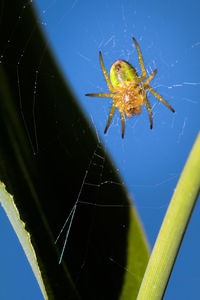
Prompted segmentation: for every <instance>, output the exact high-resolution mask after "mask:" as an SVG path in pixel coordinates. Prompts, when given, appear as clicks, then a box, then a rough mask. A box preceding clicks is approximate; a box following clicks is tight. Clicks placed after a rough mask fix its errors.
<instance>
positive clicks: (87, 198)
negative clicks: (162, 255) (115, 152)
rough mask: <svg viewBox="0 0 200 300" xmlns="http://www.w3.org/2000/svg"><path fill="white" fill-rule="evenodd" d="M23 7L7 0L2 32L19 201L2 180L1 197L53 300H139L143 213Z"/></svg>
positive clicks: (3, 163)
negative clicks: (139, 212) (70, 218)
mask: <svg viewBox="0 0 200 300" xmlns="http://www.w3.org/2000/svg"><path fill="white" fill-rule="evenodd" d="M23 6H24V1H19V0H18V1H11V0H8V1H6V2H4V10H3V15H2V24H1V29H0V30H1V46H0V47H1V49H0V52H1V53H3V61H2V63H1V65H0V82H1V84H0V98H1V99H0V114H1V117H0V128H1V130H0V140H1V147H0V180H1V181H2V182H3V183H4V184H5V186H6V189H7V192H8V193H10V194H11V195H12V196H13V198H14V202H12V200H11V198H10V196H9V195H8V194H7V192H6V191H5V189H4V186H3V185H2V190H1V194H0V195H1V196H0V198H1V199H0V201H1V202H2V204H3V206H4V208H5V210H6V212H7V214H8V216H9V218H10V220H11V223H12V224H13V223H15V224H16V226H15V227H14V229H15V230H16V233H17V234H18V237H19V239H20V242H21V244H22V246H23V247H24V250H25V253H26V255H27V257H28V259H29V262H30V261H32V263H31V266H32V268H33V270H34V273H35V274H36V277H37V279H38V278H39V277H40V272H41V275H42V279H43V282H44V286H45V289H46V293H47V297H48V299H87V300H88V299H105V300H106V299H127V298H128V299H135V298H136V295H137V293H138V290H139V286H140V283H141V280H142V277H143V273H144V271H145V268H146V264H147V261H148V257H149V251H148V246H147V242H146V239H145V236H144V233H143V231H142V227H141V225H140V222H139V219H138V216H137V213H136V212H135V210H134V208H133V206H132V205H131V201H130V199H129V196H128V193H127V192H126V190H125V188H124V186H123V184H122V182H121V179H120V178H119V176H118V174H117V172H116V169H115V166H114V165H113V163H112V162H111V160H110V158H109V157H108V155H107V153H106V152H105V150H104V149H103V146H102V144H101V142H100V141H99V140H98V139H97V137H96V134H95V133H94V131H93V129H92V128H91V125H90V124H89V123H88V121H87V120H86V118H85V116H84V114H83V112H82V110H81V109H80V107H79V106H78V104H77V101H76V99H75V98H74V96H73V95H72V93H71V91H70V89H69V87H68V86H67V84H66V82H65V79H64V78H63V76H62V74H61V72H60V71H59V68H58V66H57V64H56V62H55V60H54V59H53V57H52V55H51V51H50V50H49V48H48V43H47V41H46V39H45V38H44V36H43V35H42V33H41V30H40V28H38V25H37V19H36V17H35V15H34V13H33V10H32V7H31V5H30V4H27V3H26V2H25V8H23ZM11 7H12V9H11ZM19 16H20V18H19ZM8 37H10V42H9V45H8ZM79 71H80V72H81V70H79ZM88 183H89V184H88ZM116 183H117V184H116ZM77 200H78V202H77V206H76V211H75V214H74V218H73V222H72V225H71V230H70V233H69V239H68V242H67V246H66V249H65V252H64V256H63V259H62V263H61V264H59V263H58V262H59V257H60V254H61V251H62V247H63V242H64V238H65V237H63V236H61V237H60V239H59V241H58V243H57V244H55V240H56V237H57V236H58V234H59V232H60V229H61V227H62V225H63V223H64V222H65V220H66V219H67V217H68V215H69V214H70V211H71V210H72V208H73V207H74V205H75V203H76V201H77ZM9 201H11V202H10V207H15V206H16V209H17V211H19V215H18V214H17V213H16V214H14V213H11V214H9V210H10V208H8V207H9V206H8V205H9ZM83 202H86V203H85V204H84V203H83ZM22 222H23V223H22ZM23 224H25V230H24V225H23ZM16 228H18V229H16ZM66 230H67V229H66ZM27 232H28V233H29V234H30V237H31V241H29V236H28V234H27ZM64 235H65V233H64ZM23 240H24V242H23ZM30 243H31V244H30ZM27 244H29V246H30V247H29V248H30V249H29V250H30V251H29V250H27V249H25V248H27ZM32 247H33V248H34V251H33V250H31V249H33V248H32ZM27 251H29V252H28V253H29V254H27ZM31 252H32V254H31ZM34 253H35V254H36V258H37V259H35V260H34V259H33V257H34ZM31 255H32V256H33V257H32V258H31ZM33 264H35V267H33ZM37 264H38V266H39V269H40V271H39V269H38V266H37ZM37 273H38V275H37ZM38 281H39V284H40V286H41V287H42V286H43V284H42V283H41V280H40V279H38ZM43 294H44V295H45V290H44V289H43ZM47 297H46V298H47Z"/></svg>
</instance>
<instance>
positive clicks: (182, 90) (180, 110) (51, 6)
mask: <svg viewBox="0 0 200 300" xmlns="http://www.w3.org/2000/svg"><path fill="white" fill-rule="evenodd" d="M31 2H32V1H24V5H23V6H22V8H21V13H20V15H19V17H18V20H16V24H15V25H14V26H13V31H12V32H11V33H10V34H9V36H8V41H7V47H6V48H5V49H4V50H3V52H2V53H0V58H1V62H2V63H3V62H4V56H5V54H6V52H7V51H8V49H9V47H10V46H12V44H13V43H14V40H15V31H16V29H17V26H18V24H19V23H20V20H21V18H23V17H24V14H25V11H26V7H27V5H30V4H31ZM35 3H36V4H37V5H38V7H39V10H40V12H39V18H38V22H39V23H40V24H41V25H42V27H43V28H44V30H45V31H47V32H48V35H49V39H50V43H51V44H52V45H53V49H54V51H55V53H58V59H59V60H60V61H61V64H62V66H63V70H64V72H65V73H66V74H67V76H68V78H69V81H70V82H71V84H72V87H73V88H74V90H75V93H76V94H77V96H78V98H79V99H80V103H81V105H82V106H83V107H84V109H85V111H86V113H87V114H88V116H89V118H90V119H91V122H92V124H93V126H94V127H95V130H96V133H97V136H98V139H99V143H98V144H97V147H96V149H95V151H94V153H93V155H92V157H91V160H90V162H89V165H88V167H87V168H86V170H85V176H84V177H83V181H82V184H81V186H80V190H79V191H78V194H77V198H75V199H74V206H73V207H72V211H71V214H70V215H69V221H68V222H69V223H68V224H67V225H68V227H67V226H66V227H65V228H63V230H61V232H60V234H61V233H62V235H65V234H66V236H65V237H64V238H63V239H62V241H63V240H64V243H65V241H66V242H67V240H68V235H69V236H70V230H71V227H72V226H73V221H74V219H75V218H76V217H77V216H76V210H78V209H79V206H83V205H84V206H85V207H87V206H90V205H93V206H96V207H97V209H101V206H100V205H98V204H97V203H93V204H90V203H82V202H81V201H80V195H81V193H82V192H83V188H84V189H85V188H89V187H92V186H93V187H95V188H96V193H98V191H99V189H100V188H101V187H102V185H105V184H112V185H113V189H114V188H115V185H117V184H119V183H115V182H112V181H109V180H108V181H102V173H103V170H104V159H105V158H104V157H101V156H100V157H99V158H100V160H99V161H98V169H96V172H98V174H99V176H98V179H99V180H98V182H95V183H93V182H92V181H91V177H89V175H90V172H91V170H92V168H93V167H94V166H95V165H96V164H97V161H96V160H97V157H98V149H99V147H101V142H100V141H101V140H103V142H104V146H105V148H106V149H108V151H109V152H111V153H112V156H113V160H114V162H115V163H116V166H117V168H118V171H119V172H120V173H121V174H122V176H123V181H124V183H123V185H126V186H127V187H128V190H129V192H130V194H131V195H132V196H134V198H135V202H136V205H137V207H138V209H139V212H140V215H141V218H142V220H143V222H144V225H145V229H146V231H147V235H148V237H149V239H150V242H151V244H152V245H153V243H154V241H155V239H156V236H157V233H158V230H159V227H160V224H161V221H162V218H163V215H164V213H165V211H166V208H167V205H168V202H169V199H170V197H171V195H172V193H173V190H174V188H175V185H176V182H177V179H178V177H179V175H180V172H181V169H182V166H183V163H184V162H185V159H186V157H187V154H188V153H189V149H190V148H191V145H192V142H193V141H194V137H195V135H196V132H197V130H198V129H199V125H200V123H199V118H198V115H199V112H200V101H199V96H198V94H199V91H200V78H199V74H198V72H196V71H195V69H199V68H198V62H196V64H195V62H194V60H193V56H195V57H197V55H198V54H199V49H200V42H199V40H198V39H197V38H196V37H195V36H194V38H193V40H189V38H188V42H187V44H183V43H182V44H181V45H183V49H182V51H181V55H180V48H179V47H178V46H177V45H176V46H177V50H176V52H175V51H174V53H173V54H172V53H171V52H173V43H172V45H171V46H170V54H168V52H167V51H165V46H166V42H164V41H163V39H162V40H161V38H160V37H161V35H162V33H160V35H159V33H156V32H155V31H153V28H154V26H153V25H150V26H149V25H148V24H152V23H153V18H154V17H155V15H154V14H153V12H152V10H151V11H150V12H148V11H146V12H143V13H142V12H141V7H140V4H139V2H138V1H134V2H130V1H125V0H123V1H120V3H119V5H118V4H117V8H116V11H117V17H118V23H116V20H115V19H112V20H110V22H109V19H108V18H106V17H105V20H104V21H103V19H101V18H100V16H99V17H98V18H96V19H92V21H93V24H94V28H95V30H92V29H91V24H90V23H88V25H87V24H86V25H85V26H83V24H85V23H84V22H86V19H85V18H84V19H83V21H81V19H80V24H78V22H76V23H74V22H73V19H74V18H75V17H77V19H78V18H80V16H81V14H80V10H81V9H80V6H81V3H80V1H78V0H75V1H71V2H70V1H69V2H68V3H67V4H66V3H65V1H61V2H60V3H59V4H58V2H57V1H56V0H52V1H40V3H39V2H38V1H36V2H35ZM59 6H60V8H59ZM2 7H3V1H2ZM112 9H113V4H112V3H109V2H107V3H106V4H105V10H106V11H112ZM56 10H57V13H55V11H56ZM1 11H2V13H3V9H2V10H1ZM91 11H93V12H95V11H94V7H93V6H91ZM82 13H83V12H82ZM84 13H85V14H86V13H87V12H86V11H84ZM143 14H144V15H143ZM144 16H145V18H146V20H147V21H148V22H145V23H141V20H140V19H142V20H144ZM87 17H89V16H88V15H87ZM133 19H135V21H133ZM130 20H132V21H130ZM162 20H163V22H167V21H166V17H165V16H164V14H163V16H162V17H161V21H162ZM119 24H120V26H121V27H120V26H119ZM70 25H71V27H70ZM72 25H73V26H74V28H73V30H74V31H73V33H71V31H72ZM81 26H83V27H82V28H83V29H82V35H83V38H82V37H81V36H80V34H77V33H78V32H80V30H81ZM66 28H67V29H66ZM107 28H109V30H107ZM149 28H152V29H151V30H150V29H149ZM33 30H34V28H33ZM65 30H66V31H67V32H66V35H64V32H65ZM192 30H193V28H192V27H191V31H192ZM60 32H61V35H60V38H57V39H56V36H57V35H58V33H60ZM87 35H88V38H87V41H84V38H86V36H87ZM188 35H189V34H188ZM66 36H67V37H70V38H71V37H73V39H72V42H71V44H70V45H69V42H68V43H67V41H66V40H68V38H66ZM132 36H135V37H136V38H137V40H138V43H139V45H140V47H141V51H142V55H143V58H144V63H145V68H146V70H147V74H148V75H150V74H151V73H152V72H153V71H154V69H155V68H157V69H158V74H157V75H156V77H155V78H154V79H153V81H152V82H151V85H152V87H153V88H154V89H155V90H156V91H157V92H158V93H159V94H161V95H162V96H163V98H164V99H166V100H167V101H168V102H169V103H170V105H172V106H173V107H174V108H175V110H176V114H175V115H172V114H171V112H170V111H168V110H167V108H165V107H164V106H163V104H162V103H159V102H158V101H157V100H156V99H153V97H152V96H150V95H148V96H149V100H150V102H151V105H152V111H153V119H154V128H153V131H152V132H150V130H149V124H148V114H147V111H146V109H145V108H144V111H143V113H142V115H140V116H137V117H136V118H133V119H129V120H126V129H125V139H124V140H121V121H120V116H119V114H117V113H115V116H114V118H113V120H112V123H111V125H110V128H109V130H108V134H107V135H106V136H104V137H103V134H102V133H103V130H104V127H105V125H106V122H107V118H108V114H109V109H110V105H111V100H108V99H105V100H103V99H102V100H98V99H96V100H95V99H92V100H88V99H85V98H84V96H83V95H84V94H85V93H89V92H96V93H99V92H106V91H108V89H107V86H106V84H105V80H104V78H103V75H102V74H101V69H100V65H99V61H98V51H99V50H101V51H102V54H103V59H104V63H105V66H106V69H107V71H109V68H110V66H111V64H112V62H113V61H114V60H116V59H119V58H121V59H124V60H127V61H129V62H130V63H131V64H133V66H134V67H136V69H137V70H138V73H139V74H140V68H139V63H138V57H137V51H136V48H135V47H134V45H133V43H132V42H131V37H132ZM149 36H150V37H149ZM74 37H75V38H74ZM29 39H31V34H30V36H29ZM29 39H27V45H28V43H29ZM173 41H174V40H173ZM181 41H182V40H181ZM169 42H170V43H171V40H169V41H168V43H169ZM66 47H68V48H67V50H66ZM89 49H91V50H89ZM66 53H67V55H66ZM25 54H26V45H25V47H24V46H23V47H22V49H21V55H20V57H19V60H18V62H17V65H16V66H15V68H16V82H17V85H18V92H19V107H20V111H21V117H22V119H23V123H24V127H25V129H26V133H27V138H28V140H29V143H30V146H31V148H32V151H33V154H34V155H38V153H39V152H40V145H39V143H38V132H37V120H36V117H35V108H36V106H37V102H36V99H37V94H38V93H39V90H38V78H39V74H40V64H39V65H37V66H35V80H34V84H33V90H32V94H33V98H32V107H31V111H32V124H29V123H27V121H26V115H25V114H24V106H25V99H23V97H22V95H21V88H22V86H23V76H22V74H21V64H22V61H23V57H24V55H25ZM44 55H45V49H44ZM66 56H68V57H67V58H66ZM42 59H43V57H41V62H42ZM75 61H76V65H75V63H74V62H75ZM8 63H9V62H8ZM182 65H183V67H182ZM77 69H80V70H84V71H85V74H86V75H85V76H84V75H82V74H77V73H79V72H77ZM86 70H88V72H90V74H88V73H87V72H86ZM180 70H181V71H180ZM80 73H81V72H80ZM48 75H49V74H47V76H48ZM179 78H180V79H179ZM77 87H78V88H77ZM86 103H87V104H86ZM77 122H78V120H77ZM191 132H192V134H191ZM190 135H192V138H190ZM160 136H162V138H160ZM162 144H163V145H164V146H163V147H161V145H162ZM183 147H185V148H184V150H182V149H183ZM179 153H180V155H179ZM160 154H162V155H160ZM144 166H145V167H144ZM154 170H157V171H156V174H155V172H154ZM162 170H164V171H162ZM140 199H142V201H141V200H140ZM152 199H153V201H152ZM106 206H107V207H108V208H109V207H110V206H109V203H108V204H106ZM110 208H111V209H116V207H115V206H112V207H110ZM117 209H123V207H118V208H117ZM152 220H154V223H153V224H152ZM63 223H64V222H63ZM91 226H92V225H91ZM61 227H62V220H61ZM58 237H60V235H59V236H58ZM61 238H62V237H61ZM55 239H56V237H55ZM66 247H70V245H68V244H67V245H65V244H64V246H63V248H62V247H61V258H60V259H61V260H62V255H63V251H67V249H66ZM64 255H67V253H66V254H64ZM107 258H108V259H110V261H111V262H112V263H115V264H118V262H117V261H116V260H115V259H114V258H112V257H107ZM85 264H86V258H85V260H84V261H83V262H82V264H81V267H80V272H81V271H82V269H83V267H84V266H85ZM119 268H121V269H124V268H125V266H122V265H119ZM127 271H128V270H127ZM191 272H192V271H191ZM133 276H134V274H133ZM193 276H196V277H198V278H199V276H200V274H199V273H198V274H197V275H193ZM190 279H191V278H190ZM191 284H192V283H191ZM191 284H190V285H191Z"/></svg>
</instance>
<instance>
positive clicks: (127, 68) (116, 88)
mask: <svg viewBox="0 0 200 300" xmlns="http://www.w3.org/2000/svg"><path fill="white" fill-rule="evenodd" d="M133 41H134V43H135V45H136V48H137V52H138V58H139V63H140V67H141V71H142V76H141V77H139V76H138V74H137V72H136V70H135V68H134V67H133V66H132V65H131V64H130V63H128V62H126V61H124V60H117V61H115V62H114V64H113V65H112V66H111V69H110V79H109V77H108V73H107V71H106V69H105V67H104V64H103V59H102V54H101V51H100V52H99V58H100V63H101V68H102V71H103V74H104V77H105V80H106V82H107V85H108V88H109V90H110V94H105V93H99V94H86V96H90V97H109V98H113V104H112V107H111V110H110V114H109V118H108V122H107V125H106V128H105V130H104V133H106V132H107V130H108V127H109V125H110V121H111V119H112V117H113V114H114V112H115V108H116V107H117V108H118V109H119V112H120V113H121V120H122V138H124V130H125V114H126V115H127V117H129V118H131V117H132V116H133V114H136V115H137V114H140V113H141V112H142V109H141V105H144V104H146V106H147V110H148V112H149V119H150V129H152V128H153V118H152V110H151V105H150V103H149V100H148V99H147V93H146V91H147V90H149V91H150V93H152V94H153V95H154V96H155V97H156V98H157V99H158V100H159V101H161V102H163V103H164V104H165V105H166V106H167V107H168V108H169V109H171V111H172V112H175V111H174V109H173V108H172V107H171V106H170V105H169V104H168V103H167V101H165V100H164V99H163V98H162V97H161V96H160V95H159V94H157V93H156V92H155V91H154V90H153V89H152V87H151V86H150V85H149V82H150V81H151V80H152V79H153V77H154V76H155V75H156V73H157V69H156V70H155V71H154V72H153V73H152V74H151V75H150V76H149V77H148V78H147V79H146V77H147V75H146V70H145V68H144V62H143V58H142V54H141V51H140V47H139V45H138V43H137V41H136V39H135V38H133ZM145 79H146V80H145ZM144 80H145V81H144ZM142 81H144V82H143V83H142Z"/></svg>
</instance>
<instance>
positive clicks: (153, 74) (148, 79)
mask: <svg viewBox="0 0 200 300" xmlns="http://www.w3.org/2000/svg"><path fill="white" fill-rule="evenodd" d="M156 73H157V69H155V70H154V71H153V73H152V74H151V75H150V76H149V77H148V78H147V79H146V80H145V82H143V84H144V85H146V84H149V82H150V81H151V80H152V79H153V78H154V76H155V75H156Z"/></svg>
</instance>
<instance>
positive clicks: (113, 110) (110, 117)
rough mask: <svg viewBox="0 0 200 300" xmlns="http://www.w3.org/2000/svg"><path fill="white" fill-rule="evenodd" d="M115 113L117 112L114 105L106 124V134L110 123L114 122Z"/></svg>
mask: <svg viewBox="0 0 200 300" xmlns="http://www.w3.org/2000/svg"><path fill="white" fill-rule="evenodd" d="M114 112H115V105H114V104H112V106H111V109H110V114H109V117H108V122H107V124H106V128H105V130H104V133H106V132H107V130H108V127H109V125H110V121H111V120H112V117H113V115H114Z"/></svg>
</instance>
